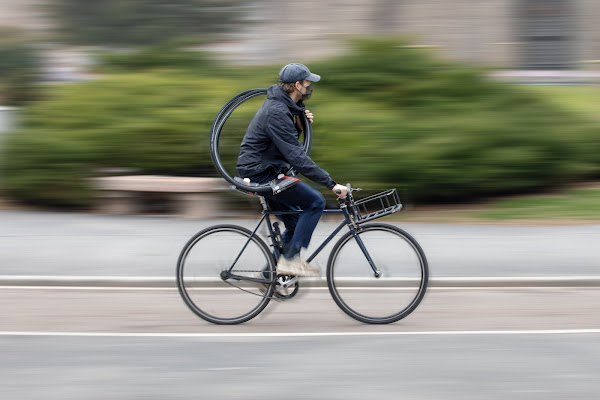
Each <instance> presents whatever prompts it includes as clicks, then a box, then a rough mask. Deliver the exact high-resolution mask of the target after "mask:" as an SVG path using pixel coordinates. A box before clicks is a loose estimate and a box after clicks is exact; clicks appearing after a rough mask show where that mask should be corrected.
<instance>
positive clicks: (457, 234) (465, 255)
mask: <svg viewBox="0 0 600 400" xmlns="http://www.w3.org/2000/svg"><path fill="white" fill-rule="evenodd" d="M0 221H2V223H1V224H0V276H4V277H16V276H53V277H67V276H79V277H135V278H139V277H149V278H158V277H173V276H174V271H175V264H176V261H177V257H178V255H179V252H180V251H181V249H182V247H183V246H184V245H185V243H186V242H187V240H188V239H189V238H190V237H191V236H192V235H193V234H194V233H196V232H197V231H199V230H201V229H203V228H205V227H208V226H210V225H213V224H217V223H230V224H239V225H243V226H246V227H248V228H251V227H253V226H254V225H256V223H257V222H258V216H257V218H256V219H240V218H223V219H218V220H217V219H215V220H194V219H181V218H176V217H172V216H114V215H102V214H86V213H66V212H64V213H61V212H40V211H16V210H0ZM336 221H337V220H323V221H322V222H321V223H320V225H319V226H318V228H317V231H316V232H315V235H314V237H313V243H317V242H320V241H321V240H323V239H324V238H325V237H326V236H327V235H328V234H329V232H330V231H331V230H333V229H334V227H335V226H336V225H337V222H336ZM381 221H386V220H385V218H384V219H382V220H381ZM396 225H398V226H400V227H402V228H403V229H405V230H406V231H408V232H409V233H410V234H412V235H413V236H414V237H415V238H416V239H417V240H418V241H419V243H420V244H421V246H422V247H423V249H424V251H425V254H426V256H427V258H428V260H429V264H430V270H431V278H432V279H437V278H461V277H505V278H509V277H511V278H512V277H534V278H535V277H545V278H548V277H550V278H561V277H568V278H571V279H574V278H577V277H596V278H597V277H599V276H600V246H598V244H599V243H600V225H571V226H506V225H459V224H429V223H427V224H420V223H407V224H402V223H396ZM262 233H263V234H264V232H262ZM331 246H332V244H330V245H329V246H328V248H326V250H325V251H324V252H322V253H321V254H320V255H319V256H318V257H317V258H316V260H315V261H316V263H317V264H320V265H321V266H322V267H325V266H326V263H327V255H328V251H327V250H328V249H330V248H331ZM309 250H310V249H309Z"/></svg>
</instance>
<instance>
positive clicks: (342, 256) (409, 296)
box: [327, 224, 429, 324]
mask: <svg viewBox="0 0 600 400" xmlns="http://www.w3.org/2000/svg"><path fill="white" fill-rule="evenodd" d="M357 235H358V238H359V239H360V242H362V243H363V244H364V248H365V249H366V250H367V252H368V254H369V255H370V256H371V259H372V260H373V262H374V264H375V266H376V268H377V270H379V271H380V273H381V274H380V276H379V277H376V276H375V273H374V272H373V269H372V268H371V265H370V264H369V262H368V260H367V258H366V257H365V255H364V253H363V251H362V250H361V248H360V245H359V240H357V239H356V238H355V237H354V235H352V232H348V233H347V234H346V235H344V236H343V237H342V238H341V239H340V240H339V241H338V242H337V243H336V244H335V246H334V247H333V250H332V251H331V255H330V256H329V261H328V263H327V285H328V286H329V292H330V293H331V296H332V297H333V300H334V301H335V302H336V304H337V305H338V306H339V307H340V308H341V309H342V310H343V311H344V312H345V313H346V314H348V315H349V316H351V317H352V318H354V319H357V320H358V321H361V322H365V323H369V324H387V323H391V322H396V321H398V320H400V319H402V318H404V317H406V316H407V315H409V314H410V313H411V312H413V311H414V310H415V309H416V308H417V306H418V305H419V303H420V302H421V300H422V299H423V296H424V295H425V291H426V290H427V282H428V279H429V270H428V267H427V259H426V258H425V254H424V253H423V250H422V249H421V247H420V246H419V244H418V243H417V241H416V240H415V239H414V238H413V237H412V236H410V235H409V234H408V233H406V232H405V231H403V230H402V229H400V228H397V227H395V226H393V225H388V224H365V225H361V226H359V227H358V229H357Z"/></svg>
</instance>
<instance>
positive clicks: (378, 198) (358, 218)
mask: <svg viewBox="0 0 600 400" xmlns="http://www.w3.org/2000/svg"><path fill="white" fill-rule="evenodd" d="M349 208H350V210H351V214H352V216H353V218H354V222H355V223H357V224H362V223H364V222H367V221H371V220H373V219H376V218H380V217H383V216H384V215H388V214H392V213H395V212H397V211H400V209H402V203H401V202H400V198H399V197H398V192H397V191H396V189H389V190H386V191H385V192H381V193H377V194H374V195H372V196H369V197H365V198H364V199H360V200H356V201H354V202H353V203H352V204H350V205H349Z"/></svg>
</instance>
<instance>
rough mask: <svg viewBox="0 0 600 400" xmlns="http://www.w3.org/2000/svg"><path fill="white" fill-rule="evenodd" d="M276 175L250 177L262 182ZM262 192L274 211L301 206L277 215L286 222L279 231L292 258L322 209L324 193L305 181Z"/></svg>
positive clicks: (305, 243)
mask: <svg viewBox="0 0 600 400" xmlns="http://www.w3.org/2000/svg"><path fill="white" fill-rule="evenodd" d="M275 177H276V174H274V173H270V172H264V173H262V174H259V175H257V176H254V177H250V180H251V181H252V182H256V183H260V184H262V183H267V182H269V181H270V180H272V179H274V178H275ZM262 195H263V196H264V198H265V200H266V201H267V204H268V205H269V208H270V209H271V210H273V211H294V210H302V213H301V214H293V215H278V216H277V218H279V219H280V220H281V221H283V223H284V224H285V232H283V234H282V235H281V237H282V240H283V244H284V248H283V255H284V256H285V257H286V258H291V257H293V256H295V255H296V254H298V253H299V252H300V250H301V249H303V248H304V249H305V248H307V247H308V244H309V243H310V239H311V238H312V234H313V232H314V230H315V228H316V227H317V224H318V223H319V219H321V215H322V214H323V210H324V209H325V198H324V197H323V195H322V194H321V193H320V192H319V191H317V190H315V189H313V188H312V187H310V186H309V185H307V184H306V183H304V182H298V183H297V184H295V185H294V186H292V187H290V188H288V189H286V190H284V191H283V192H281V193H278V194H276V195H274V194H273V193H272V192H267V193H262Z"/></svg>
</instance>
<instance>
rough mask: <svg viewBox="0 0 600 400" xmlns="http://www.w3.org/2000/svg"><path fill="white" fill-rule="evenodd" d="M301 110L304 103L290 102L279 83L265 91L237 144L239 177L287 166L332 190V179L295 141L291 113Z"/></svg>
mask: <svg viewBox="0 0 600 400" xmlns="http://www.w3.org/2000/svg"><path fill="white" fill-rule="evenodd" d="M303 112H304V103H302V101H300V102H298V104H296V103H294V102H293V100H292V99H291V98H290V96H289V94H287V93H286V92H285V91H284V90H283V89H282V88H280V87H279V85H273V86H271V87H270V88H269V89H268V90H267V100H266V101H265V102H264V103H263V105H262V106H261V108H260V109H259V110H258V112H257V113H256V115H255V116H254V119H253V120H252V122H251V123H250V125H249V126H248V129H247V130H246V135H245V136H244V140H242V145H241V147H240V155H239V157H238V163H237V166H236V168H237V171H238V173H239V174H240V176H241V177H242V178H252V176H255V175H258V174H260V173H261V172H263V171H266V170H268V169H270V170H272V171H273V172H274V173H279V172H285V171H287V170H288V169H289V168H290V165H291V166H292V167H294V169H295V170H296V171H297V172H298V173H300V174H302V175H304V176H306V177H307V178H309V179H311V180H313V181H315V182H317V183H320V184H322V185H324V186H326V187H327V188H328V189H332V188H333V187H334V186H335V182H334V181H333V180H332V179H331V178H330V177H329V174H328V173H327V171H325V170H324V169H322V168H320V167H319V166H318V165H317V164H315V162H314V161H313V160H311V158H310V157H309V156H307V155H306V153H305V152H304V147H303V145H302V143H300V141H299V140H298V137H299V135H300V132H298V130H297V129H296V125H295V124H294V116H295V115H301V114H302V113H303Z"/></svg>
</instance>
